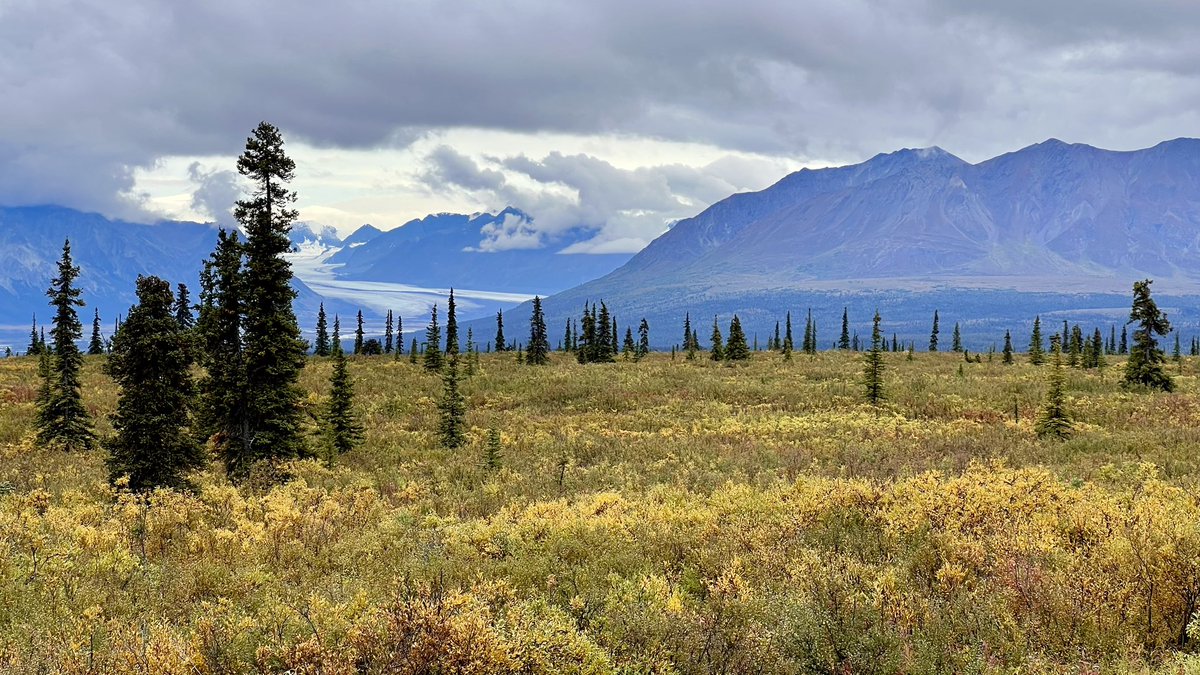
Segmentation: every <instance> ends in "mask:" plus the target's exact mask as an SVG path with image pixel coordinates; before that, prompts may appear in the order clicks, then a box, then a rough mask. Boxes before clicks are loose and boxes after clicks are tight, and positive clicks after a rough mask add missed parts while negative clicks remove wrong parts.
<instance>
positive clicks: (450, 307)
mask: <svg viewBox="0 0 1200 675" xmlns="http://www.w3.org/2000/svg"><path fill="white" fill-rule="evenodd" d="M458 349H459V342H458V316H457V312H456V311H455V305H454V289H453V288H451V289H450V299H449V300H447V301H446V355H447V356H451V355H454V354H457V353H458Z"/></svg>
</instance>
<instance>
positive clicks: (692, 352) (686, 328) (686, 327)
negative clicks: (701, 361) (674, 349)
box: [683, 312, 700, 361]
mask: <svg viewBox="0 0 1200 675" xmlns="http://www.w3.org/2000/svg"><path fill="white" fill-rule="evenodd" d="M692 332H693V330H692V315H691V313H690V312H688V313H684V315H683V350H684V351H685V352H687V360H688V361H692V360H694V359H695V358H696V350H697V349H699V348H700V347H699V345H697V344H695V343H694V342H692Z"/></svg>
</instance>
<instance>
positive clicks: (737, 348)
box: [725, 314, 750, 361]
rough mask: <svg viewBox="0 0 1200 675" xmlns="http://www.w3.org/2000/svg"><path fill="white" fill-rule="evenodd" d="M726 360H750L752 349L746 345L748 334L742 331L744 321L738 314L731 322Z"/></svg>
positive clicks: (726, 345)
mask: <svg viewBox="0 0 1200 675" xmlns="http://www.w3.org/2000/svg"><path fill="white" fill-rule="evenodd" d="M725 359H726V360H727V361H748V360H750V348H749V347H748V346H747V345H746V333H745V331H743V330H742V320H741V319H739V318H738V315H737V314H734V315H733V319H731V320H730V322H729V340H728V341H727V342H726V343H725Z"/></svg>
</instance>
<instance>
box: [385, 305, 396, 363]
mask: <svg viewBox="0 0 1200 675" xmlns="http://www.w3.org/2000/svg"><path fill="white" fill-rule="evenodd" d="M392 325H393V319H392V310H390V309H389V310H388V311H387V319H386V320H385V321H384V323H383V353H384V354H391V353H392V350H393V349H395V348H396V345H395V336H394V335H392Z"/></svg>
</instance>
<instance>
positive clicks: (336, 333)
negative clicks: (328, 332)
mask: <svg viewBox="0 0 1200 675" xmlns="http://www.w3.org/2000/svg"><path fill="white" fill-rule="evenodd" d="M340 351H342V320H341V319H339V318H338V315H337V314H334V315H333V340H332V341H331V342H330V347H329V353H330V354H333V353H335V352H340Z"/></svg>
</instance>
